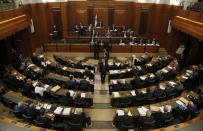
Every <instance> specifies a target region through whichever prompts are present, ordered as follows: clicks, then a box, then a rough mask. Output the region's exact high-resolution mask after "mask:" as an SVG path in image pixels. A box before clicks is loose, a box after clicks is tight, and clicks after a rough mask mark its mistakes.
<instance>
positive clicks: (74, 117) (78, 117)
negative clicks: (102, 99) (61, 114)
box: [69, 110, 91, 127]
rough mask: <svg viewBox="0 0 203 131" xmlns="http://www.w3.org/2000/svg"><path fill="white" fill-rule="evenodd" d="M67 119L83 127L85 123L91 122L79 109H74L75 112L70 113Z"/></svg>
mask: <svg viewBox="0 0 203 131" xmlns="http://www.w3.org/2000/svg"><path fill="white" fill-rule="evenodd" d="M69 121H70V122H71V123H74V124H81V125H82V126H83V127H84V126H85V125H86V123H87V124H88V125H90V124H91V121H90V119H89V118H88V117H87V116H86V115H85V113H84V112H82V111H80V110H76V111H75V113H71V114H70V117H69Z"/></svg>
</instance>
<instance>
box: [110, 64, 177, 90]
mask: <svg viewBox="0 0 203 131" xmlns="http://www.w3.org/2000/svg"><path fill="white" fill-rule="evenodd" d="M174 64H176V62H174V63H173V64H169V65H168V66H166V67H164V68H163V69H160V70H158V71H157V72H156V73H155V74H153V73H148V74H146V75H142V76H134V77H133V78H127V79H115V80H111V81H110V85H109V91H110V92H112V91H119V90H129V89H135V88H143V87H146V86H150V85H154V84H155V83H157V82H159V81H164V80H170V79H172V78H174V76H176V75H177V74H178V73H179V70H177V68H176V67H175V66H174ZM173 66H174V67H173ZM168 67H171V68H168ZM163 70H164V71H163ZM165 70H166V71H165Z"/></svg>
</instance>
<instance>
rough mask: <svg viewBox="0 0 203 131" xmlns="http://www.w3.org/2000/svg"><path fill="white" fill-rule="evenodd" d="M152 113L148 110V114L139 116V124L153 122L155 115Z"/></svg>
mask: <svg viewBox="0 0 203 131" xmlns="http://www.w3.org/2000/svg"><path fill="white" fill-rule="evenodd" d="M151 114H152V113H151V111H150V110H148V111H147V112H146V116H140V117H139V118H138V120H137V124H138V125H139V126H141V127H142V126H143V123H144V122H152V121H154V117H153V116H152V115H151Z"/></svg>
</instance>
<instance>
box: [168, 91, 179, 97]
mask: <svg viewBox="0 0 203 131" xmlns="http://www.w3.org/2000/svg"><path fill="white" fill-rule="evenodd" d="M176 95H177V93H176V92H173V93H167V97H168V98H174V97H175V96H176Z"/></svg>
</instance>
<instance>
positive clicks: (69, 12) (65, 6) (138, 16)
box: [0, 1, 203, 54]
mask: <svg viewBox="0 0 203 131" xmlns="http://www.w3.org/2000/svg"><path fill="white" fill-rule="evenodd" d="M90 6H91V11H90V10H89V11H88V9H89V7H90ZM55 7H57V8H60V14H61V22H59V23H61V27H62V33H63V35H62V36H63V38H65V37H66V36H67V33H68V30H70V29H71V28H72V27H74V26H75V25H76V24H79V23H80V22H81V23H82V24H84V25H88V24H89V23H90V22H94V17H95V14H96V13H97V14H98V21H101V22H103V24H104V25H109V24H110V25H111V24H115V25H117V26H126V27H131V28H133V29H134V32H135V33H136V34H140V32H142V29H141V28H142V26H143V25H146V29H145V31H144V32H146V35H147V37H149V38H153V37H155V38H156V39H157V40H158V41H159V43H160V45H161V47H165V48H166V49H167V51H168V53H170V54H174V52H175V50H176V49H173V47H174V48H176V46H174V44H173V42H174V39H175V37H176V36H177V34H178V32H176V31H172V33H170V34H168V33H167V32H166V31H167V27H168V21H169V20H172V19H173V18H174V17H175V16H176V15H179V16H182V17H186V18H189V19H192V20H194V21H199V22H203V14H202V13H197V12H193V11H185V10H182V9H181V7H179V6H172V5H164V4H150V3H135V2H123V1H122V2H118V1H116V2H114V1H105V2H102V1H97V2H95V1H69V2H61V3H59V2H56V3H53V2H51V3H38V4H28V5H24V6H22V7H21V8H19V9H15V10H11V11H6V12H1V13H0V21H2V20H6V19H9V18H13V17H15V16H19V15H20V14H23V13H24V14H26V15H27V16H28V17H29V18H32V19H33V22H34V27H35V33H33V34H31V33H29V34H28V35H29V36H30V43H31V47H32V51H34V50H35V49H36V48H37V47H41V45H42V44H44V43H45V42H46V41H47V40H48V39H49V33H50V31H51V30H52V27H53V25H54V21H55V20H54V13H53V11H52V9H53V8H55ZM144 10H147V11H148V12H147V14H146V13H142V12H143V11H144ZM88 12H89V13H91V15H90V14H88ZM110 17H111V19H112V21H113V22H112V23H111V22H109V19H110ZM112 17H113V18H112ZM142 18H143V19H142ZM90 19H91V20H90ZM142 20H147V22H146V23H145V24H143V22H142ZM93 24H94V23H93ZM180 36H181V35H180Z"/></svg>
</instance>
